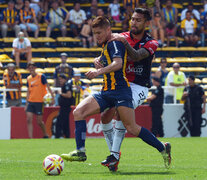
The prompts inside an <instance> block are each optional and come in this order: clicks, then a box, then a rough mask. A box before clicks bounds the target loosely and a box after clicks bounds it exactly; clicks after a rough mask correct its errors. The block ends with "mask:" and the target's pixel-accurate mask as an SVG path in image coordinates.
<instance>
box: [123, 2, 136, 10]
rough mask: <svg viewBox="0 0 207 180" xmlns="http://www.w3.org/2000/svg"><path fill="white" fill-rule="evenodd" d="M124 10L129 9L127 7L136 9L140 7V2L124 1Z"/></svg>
mask: <svg viewBox="0 0 207 180" xmlns="http://www.w3.org/2000/svg"><path fill="white" fill-rule="evenodd" d="M123 5H124V8H125V9H127V6H130V7H131V8H132V9H135V8H136V7H138V6H139V0H123Z"/></svg>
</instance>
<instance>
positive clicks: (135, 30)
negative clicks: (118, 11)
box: [131, 12, 147, 35]
mask: <svg viewBox="0 0 207 180" xmlns="http://www.w3.org/2000/svg"><path fill="white" fill-rule="evenodd" d="M146 24H147V22H146V20H145V18H144V15H143V14H139V13H136V12H134V13H133V14H132V18H131V32H132V34H134V35H138V34H141V33H143V31H144V30H145V27H146Z"/></svg>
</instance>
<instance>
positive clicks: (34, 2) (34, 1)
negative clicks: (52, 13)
mask: <svg viewBox="0 0 207 180" xmlns="http://www.w3.org/2000/svg"><path fill="white" fill-rule="evenodd" d="M30 8H32V9H34V11H35V16H36V17H37V21H38V22H40V21H41V18H42V12H41V9H40V0H31V3H30Z"/></svg>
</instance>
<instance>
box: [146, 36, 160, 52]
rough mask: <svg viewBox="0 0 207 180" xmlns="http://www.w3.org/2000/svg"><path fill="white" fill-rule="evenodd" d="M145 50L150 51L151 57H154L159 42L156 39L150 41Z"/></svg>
mask: <svg viewBox="0 0 207 180" xmlns="http://www.w3.org/2000/svg"><path fill="white" fill-rule="evenodd" d="M143 48H145V49H146V50H147V51H149V53H150V55H153V54H154V53H155V51H156V50H157V48H158V42H157V41H156V40H154V39H153V40H150V41H148V42H147V43H146V44H145V45H144V46H143Z"/></svg>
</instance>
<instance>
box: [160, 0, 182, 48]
mask: <svg viewBox="0 0 207 180" xmlns="http://www.w3.org/2000/svg"><path fill="white" fill-rule="evenodd" d="M162 19H163V20H164V29H165V34H166V36H167V46H169V45H170V39H172V38H174V39H175V45H176V47H178V38H177V36H176V33H177V21H178V10H177V9H176V8H175V7H173V3H172V0H167V1H166V7H165V8H163V9H162Z"/></svg>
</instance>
